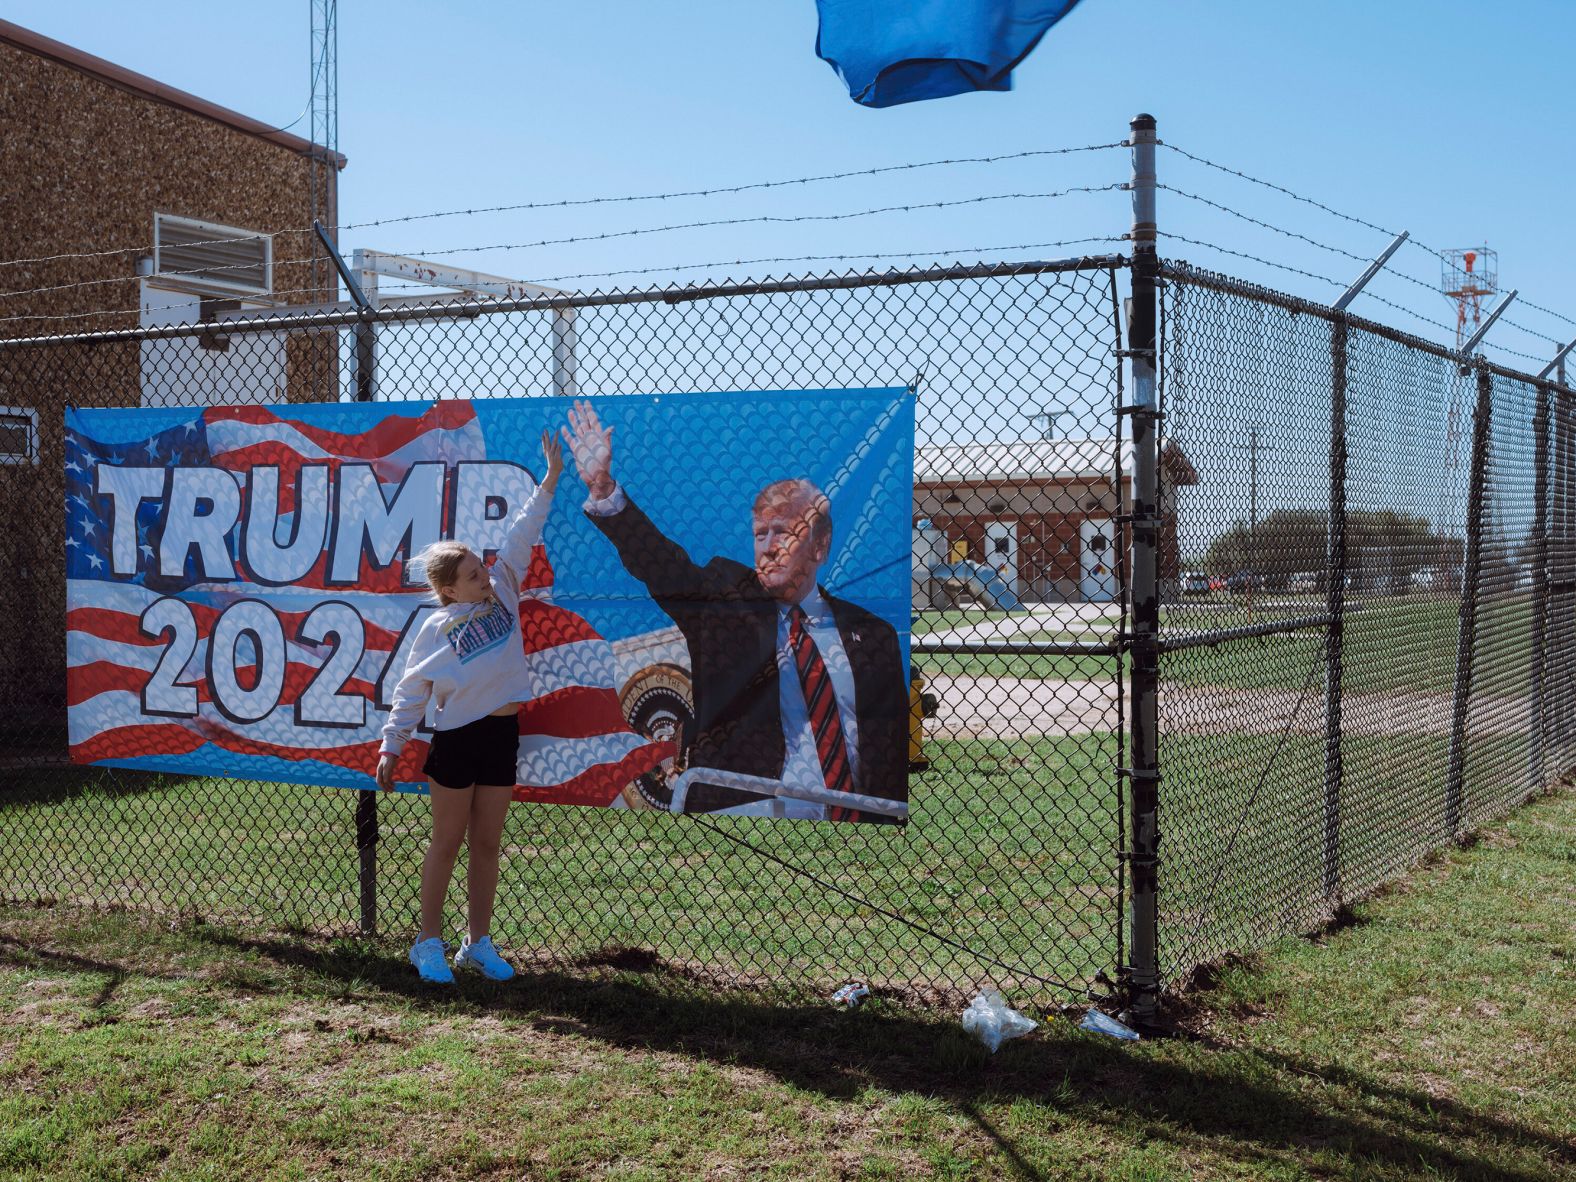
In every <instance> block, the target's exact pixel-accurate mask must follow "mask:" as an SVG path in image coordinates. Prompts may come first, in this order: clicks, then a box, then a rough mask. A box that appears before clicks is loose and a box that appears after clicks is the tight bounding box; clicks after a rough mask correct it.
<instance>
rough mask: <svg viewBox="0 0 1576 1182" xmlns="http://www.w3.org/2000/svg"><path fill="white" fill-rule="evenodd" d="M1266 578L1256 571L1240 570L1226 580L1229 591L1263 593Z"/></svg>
mask: <svg viewBox="0 0 1576 1182" xmlns="http://www.w3.org/2000/svg"><path fill="white" fill-rule="evenodd" d="M1263 588H1264V576H1263V575H1261V574H1260V573H1259V572H1258V571H1254V570H1239V571H1238V572H1237V573H1236V574H1234V575H1232V576H1231V577H1230V578H1228V579H1227V580H1226V590H1227V591H1261V590H1263Z"/></svg>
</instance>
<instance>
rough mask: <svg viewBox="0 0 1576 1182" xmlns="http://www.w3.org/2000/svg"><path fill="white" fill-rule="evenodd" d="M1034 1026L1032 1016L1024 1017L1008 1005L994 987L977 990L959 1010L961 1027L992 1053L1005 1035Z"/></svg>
mask: <svg viewBox="0 0 1576 1182" xmlns="http://www.w3.org/2000/svg"><path fill="white" fill-rule="evenodd" d="M1038 1025H1039V1023H1038V1022H1036V1021H1035V1020H1034V1019H1033V1018H1026V1017H1024V1016H1023V1015H1022V1014H1020V1013H1019V1012H1018V1011H1017V1010H1015V1009H1013V1008H1012V1007H1011V1006H1009V1005H1008V1004H1007V999H1006V998H1005V997H1003V996H1002V995H1001V994H1000V993H999V992H998V991H997V990H995V989H981V990H980V991H979V994H978V995H977V996H976V997H975V998H974V1000H973V1001H971V1002H969V1008H968V1009H966V1010H964V1011H963V1029H965V1030H967V1031H968V1032H969V1033H970V1034H972V1035H974V1037H975V1038H977V1039H979V1040H980V1042H982V1043H984V1044H985V1049H986V1050H988V1051H989V1052H990V1053H991V1054H993V1055H994V1054H995V1053H996V1048H998V1047H999V1046H1001V1044H1002V1043H1004V1042H1006V1041H1007V1040H1008V1039H1009V1038H1017V1037H1018V1036H1019V1035H1020V1034H1028V1033H1029V1031H1031V1030H1033V1029H1034V1028H1035V1027H1036V1026H1038Z"/></svg>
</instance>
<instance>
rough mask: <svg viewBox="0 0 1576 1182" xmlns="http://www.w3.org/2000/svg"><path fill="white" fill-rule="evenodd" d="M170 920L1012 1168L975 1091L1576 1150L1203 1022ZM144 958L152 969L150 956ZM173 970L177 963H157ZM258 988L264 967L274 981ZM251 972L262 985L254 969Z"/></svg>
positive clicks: (1183, 1120) (1206, 1120) (1110, 1109)
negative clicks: (922, 1116) (847, 1001)
mask: <svg viewBox="0 0 1576 1182" xmlns="http://www.w3.org/2000/svg"><path fill="white" fill-rule="evenodd" d="M184 935H186V936H188V937H191V938H193V939H195V940H197V941H199V942H202V943H206V944H208V945H209V946H211V947H213V948H214V949H215V951H222V952H229V953H239V954H241V955H242V956H244V957H247V958H249V959H250V963H251V966H254V967H251V968H248V965H247V963H246V962H245V961H243V962H242V963H241V964H239V965H236V966H234V967H235V968H236V971H237V973H239V974H240V975H239V976H237V974H236V973H232V972H230V971H228V968H227V967H226V966H224V965H221V966H218V968H219V971H218V972H217V973H216V974H214V975H213V976H211V977H210V978H209V979H210V980H211V981H213V982H214V983H216V984H217V985H219V986H220V987H226V986H227V985H229V984H232V983H233V984H234V985H235V986H236V987H238V988H246V989H247V990H249V991H252V990H255V989H256V988H257V987H258V986H259V985H263V981H261V980H257V981H252V980H251V978H253V977H258V976H261V975H266V974H259V972H258V970H257V968H256V967H255V966H256V963H257V960H261V961H263V962H265V965H266V964H269V963H271V964H273V965H274V966H277V967H278V968H279V969H283V970H287V971H288V972H289V973H290V974H291V977H292V980H291V981H290V984H289V989H290V991H291V992H295V993H299V994H301V995H303V996H311V995H312V994H314V993H316V994H319V995H321V996H325V997H333V998H335V999H339V1000H359V1001H362V1002H370V1003H376V1002H377V1001H378V1000H379V999H380V998H382V999H384V1000H389V1001H391V1000H394V999H400V1000H401V1001H402V1002H403V1003H405V1004H409V1005H411V1006H414V1007H415V1008H417V1009H423V1010H429V1011H432V1012H434V1013H442V1014H444V1015H450V1016H464V1015H467V1014H474V1015H476V1016H483V1015H485V1016H488V1017H492V1018H497V1017H499V1016H507V1017H509V1018H510V1019H512V1020H513V1021H515V1022H517V1023H518V1024H520V1025H521V1026H525V1027H529V1028H532V1029H537V1030H544V1031H553V1032H557V1033H573V1034H576V1035H579V1036H581V1037H584V1038H593V1039H597V1040H600V1041H601V1042H603V1043H604V1044H606V1045H608V1046H611V1047H617V1048H622V1049H626V1050H632V1051H659V1052H664V1053H670V1054H680V1055H686V1056H690V1057H692V1058H695V1059H701V1060H708V1061H711V1062H714V1063H718V1064H728V1065H737V1066H743V1067H748V1068H754V1069H756V1070H759V1071H762V1072H766V1073H768V1074H770V1075H772V1076H775V1077H776V1078H777V1079H779V1080H781V1081H783V1082H784V1083H787V1084H791V1085H792V1086H794V1087H797V1088H803V1089H808V1090H811V1091H814V1092H817V1093H819V1094H821V1095H823V1096H826V1097H829V1098H834V1099H839V1100H855V1099H857V1098H858V1097H860V1096H861V1095H862V1094H863V1093H864V1091H865V1090H866V1089H867V1088H872V1087H874V1088H879V1089H883V1090H886V1091H891V1092H916V1093H920V1094H924V1095H929V1096H933V1097H936V1098H938V1099H942V1100H944V1101H947V1102H948V1103H950V1104H951V1105H952V1106H953V1107H954V1108H955V1109H956V1110H957V1111H959V1112H961V1113H963V1114H965V1115H966V1116H968V1117H969V1118H970V1119H971V1120H973V1122H974V1123H975V1124H976V1126H977V1127H978V1128H979V1129H980V1131H981V1132H982V1133H983V1134H984V1135H986V1136H987V1137H989V1138H990V1139H991V1141H992V1142H993V1143H994V1144H995V1145H996V1146H997V1147H998V1149H999V1150H1000V1152H1001V1153H1002V1154H1003V1155H1004V1157H1006V1158H1007V1160H1008V1161H1009V1162H1010V1163H1011V1164H1012V1167H1013V1169H1014V1170H1015V1171H1016V1173H1017V1174H1018V1176H1020V1177H1022V1178H1029V1179H1038V1178H1042V1177H1044V1176H1045V1175H1044V1174H1043V1173H1042V1172H1041V1171H1040V1169H1039V1167H1037V1166H1036V1165H1034V1164H1033V1163H1032V1162H1031V1161H1030V1160H1029V1158H1028V1156H1027V1155H1026V1153H1027V1151H1026V1150H1025V1149H1024V1148H1022V1147H1020V1146H1019V1145H1018V1144H1016V1143H1015V1141H1014V1138H1013V1136H1012V1135H1011V1134H1010V1133H1009V1132H1007V1131H1004V1130H1003V1129H1002V1128H1001V1127H1000V1116H999V1115H997V1114H994V1113H991V1114H988V1112H987V1110H988V1109H989V1108H990V1107H991V1106H992V1105H997V1104H1002V1103H1010V1102H1012V1101H1015V1100H1024V1101H1028V1102H1033V1103H1037V1104H1041V1105H1044V1106H1046V1107H1047V1108H1048V1109H1051V1110H1054V1111H1055V1112H1056V1113H1057V1115H1058V1116H1059V1117H1060V1118H1061V1120H1062V1121H1063V1122H1081V1123H1084V1124H1087V1125H1094V1126H1107V1127H1109V1128H1110V1129H1111V1130H1112V1132H1113V1134H1115V1135H1117V1136H1121V1137H1125V1138H1130V1139H1137V1140H1139V1141H1140V1142H1141V1143H1154V1142H1161V1143H1172V1144H1174V1145H1176V1146H1177V1147H1178V1148H1183V1149H1195V1150H1197V1149H1207V1150H1208V1151H1209V1152H1215V1153H1219V1152H1223V1151H1225V1152H1230V1150H1223V1149H1222V1146H1225V1145H1231V1144H1235V1146H1236V1149H1235V1153H1236V1155H1237V1156H1238V1157H1239V1158H1240V1159H1241V1160H1242V1161H1244V1162H1245V1163H1248V1164H1250V1165H1253V1164H1261V1165H1264V1166H1268V1165H1270V1164H1271V1163H1272V1162H1274V1163H1281V1164H1284V1163H1285V1161H1286V1159H1287V1157H1288V1155H1292V1156H1297V1155H1307V1156H1318V1157H1320V1158H1321V1159H1322V1161H1321V1162H1319V1163H1311V1162H1305V1163H1304V1164H1321V1165H1324V1166H1328V1164H1329V1156H1330V1155H1337V1156H1339V1157H1341V1158H1344V1159H1346V1160H1348V1161H1351V1162H1355V1163H1361V1165H1362V1166H1364V1167H1377V1168H1380V1169H1387V1168H1388V1169H1394V1170H1396V1171H1398V1172H1402V1173H1407V1172H1421V1173H1430V1174H1441V1175H1446V1176H1470V1177H1474V1178H1483V1179H1490V1180H1492V1182H1536V1180H1539V1179H1541V1178H1543V1177H1546V1176H1547V1173H1546V1171H1542V1170H1539V1169H1534V1168H1520V1167H1517V1166H1515V1165H1509V1164H1505V1161H1504V1158H1505V1156H1506V1154H1505V1150H1507V1149H1509V1148H1510V1147H1512V1146H1516V1147H1520V1148H1521V1149H1523V1150H1526V1151H1530V1152H1531V1153H1533V1154H1536V1155H1537V1156H1538V1157H1539V1158H1540V1159H1541V1160H1542V1161H1543V1162H1550V1161H1553V1162H1560V1163H1569V1164H1571V1165H1573V1166H1576V1149H1573V1147H1572V1146H1571V1145H1570V1144H1568V1143H1566V1142H1564V1141H1561V1140H1559V1139H1558V1138H1555V1137H1552V1136H1550V1135H1547V1134H1545V1133H1543V1132H1540V1131H1538V1130H1536V1129H1531V1128H1528V1127H1526V1126H1523V1125H1519V1124H1517V1123H1515V1122H1513V1121H1508V1120H1504V1119H1501V1118H1498V1117H1495V1116H1492V1115H1489V1114H1485V1113H1481V1112H1477V1111H1474V1110H1473V1109H1472V1108H1470V1107H1467V1106H1465V1105H1463V1104H1460V1103H1457V1102H1455V1101H1453V1100H1450V1099H1441V1098H1438V1097H1435V1096H1431V1095H1428V1094H1426V1093H1424V1092H1420V1091H1415V1090H1412V1089H1409V1088H1404V1087H1398V1086H1396V1085H1394V1084H1392V1083H1389V1082H1386V1081H1383V1080H1381V1079H1379V1078H1376V1077H1375V1076H1373V1075H1370V1074H1368V1073H1365V1072H1361V1071H1356V1070H1353V1069H1352V1068H1350V1067H1348V1066H1344V1065H1340V1064H1332V1063H1328V1062H1319V1061H1316V1060H1312V1059H1308V1058H1304V1057H1301V1056H1298V1055H1295V1054H1285V1053H1279V1052H1276V1051H1272V1050H1265V1049H1261V1048H1249V1047H1230V1046H1225V1045H1221V1044H1218V1043H1212V1042H1209V1041H1207V1040H1198V1041H1191V1042H1183V1041H1171V1042H1168V1043H1165V1044H1152V1043H1143V1044H1125V1043H1118V1042H1115V1041H1112V1040H1108V1039H1103V1038H1099V1037H1096V1036H1090V1035H1086V1034H1084V1033H1082V1032H1081V1031H1079V1030H1077V1029H1076V1028H1075V1027H1074V1026H1073V1025H1072V1023H1070V1022H1068V1021H1066V1020H1064V1019H1061V1018H1059V1017H1051V1018H1049V1019H1047V1020H1046V1021H1045V1022H1044V1023H1043V1024H1042V1028H1041V1030H1040V1031H1039V1032H1037V1033H1036V1034H1035V1035H1033V1036H1031V1037H1030V1038H1027V1039H1024V1040H1021V1041H1018V1042H1013V1043H1009V1044H1007V1045H1006V1046H1005V1047H1004V1048H1003V1049H1002V1050H1001V1051H1000V1052H999V1053H998V1054H997V1055H996V1056H994V1057H992V1056H988V1055H987V1054H986V1053H985V1052H984V1050H983V1049H982V1048H981V1047H980V1046H979V1045H978V1044H977V1043H975V1042H974V1041H973V1040H972V1038H970V1037H969V1036H968V1035H966V1034H965V1033H964V1032H963V1030H962V1029H961V1027H960V1026H959V1025H958V1024H957V1023H956V1021H955V1020H953V1019H951V1018H948V1017H944V1016H942V1015H940V1014H936V1013H929V1014H927V1013H923V1012H918V1011H915V1010H912V1009H908V1008H904V1007H900V1006H893V1005H889V1004H887V1003H886V1002H884V1001H883V1000H882V999H880V998H877V999H876V1000H875V1001H873V1002H872V1003H871V1004H870V1005H868V1006H867V1007H866V1008H865V1009H863V1010H859V1011H853V1012H848V1011H841V1010H835V1009H832V1008H830V1007H829V1006H828V1005H827V1004H826V1003H825V1002H822V1001H815V1002H806V1001H805V1000H804V999H803V998H801V999H799V1000H798V1001H787V1002H785V1001H782V1000H779V999H776V998H771V999H768V998H765V997H763V996H761V995H754V994H748V993H743V992H740V991H729V992H718V991H714V990H713V991H707V990H703V989H701V988H699V987H698V986H697V985H696V983H695V981H694V980H693V979H692V978H689V977H686V976H685V975H684V974H682V973H675V972H672V971H670V970H669V969H668V968H666V967H665V966H664V965H663V964H662V962H661V961H660V959H659V958H657V957H656V956H655V955H654V954H653V955H650V956H646V957H635V956H627V955H618V956H612V957H603V958H601V959H600V960H599V959H598V958H596V957H591V958H587V959H588V962H591V963H599V964H600V965H601V966H603V968H604V969H605V970H607V971H610V972H611V973H612V974H613V975H611V976H605V977H604V978H603V979H600V980H595V979H593V980H588V979H587V978H586V977H585V976H584V975H575V971H574V966H569V967H568V968H567V969H541V970H532V971H528V972H526V973H522V975H521V976H520V977H518V978H516V979H515V980H514V981H512V982H509V983H507V984H504V985H497V984H493V983H491V982H487V981H484V980H481V979H480V978H476V977H472V976H468V975H467V976H462V977H461V979H460V982H459V983H458V985H456V986H455V987H452V988H441V989H435V988H434V987H430V986H425V985H423V984H421V983H420V982H419V981H418V980H417V979H416V977H415V975H414V973H413V972H412V970H411V969H410V967H409V965H408V964H406V963H405V960H404V957H403V955H392V954H389V953H388V952H387V951H385V950H384V948H382V947H379V946H376V945H368V944H364V943H360V942H355V941H344V942H338V943H331V942H327V941H323V940H320V939H317V940H314V939H310V938H303V939H292V938H289V937H273V938H269V937H261V938H259V937H250V936H245V935H240V934H237V933H235V932H231V931H227V930H224V929H219V928H212V927H209V926H207V925H203V924H197V925H193V926H191V927H189V928H187V929H185V930H184ZM0 961H5V962H10V963H12V964H19V965H38V964H40V963H46V962H58V963H60V964H62V965H65V966H69V967H71V968H75V969H79V970H86V971H92V972H99V973H104V974H106V975H107V978H108V981H109V982H110V983H111V984H109V985H108V986H107V989H106V995H107V992H108V990H109V989H113V985H114V984H117V983H118V981H119V975H120V974H124V973H126V972H128V971H135V970H128V969H127V967H126V966H123V965H118V964H115V963H113V962H109V961H103V962H100V961H93V960H89V959H86V958H83V957H79V956H72V955H69V954H63V953H58V952H55V951H53V950H50V949H45V948H40V947H36V946H33V945H31V944H29V943H27V942H24V941H18V940H15V939H12V938H9V937H0ZM153 975H159V974H153ZM169 976H170V977H171V978H177V977H183V976H187V974H174V973H171V974H169ZM272 984H273V986H274V989H275V990H277V989H278V988H279V987H280V983H279V982H277V981H275V982H273V983H272ZM265 988H266V986H265Z"/></svg>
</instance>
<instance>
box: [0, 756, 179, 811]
mask: <svg viewBox="0 0 1576 1182" xmlns="http://www.w3.org/2000/svg"><path fill="white" fill-rule="evenodd" d="M189 778H190V777H186V776H174V775H170V774H169V773H168V772H137V771H130V770H127V769H125V768H105V767H93V766H87V765H81V764H72V763H65V762H59V761H56V760H53V758H52V759H51V761H49V762H42V761H41V762H37V763H33V764H31V765H29V766H27V767H20V766H19V767H10V768H4V769H0V808H29V807H37V806H39V805H54V804H61V803H62V802H64V801H67V800H71V799H73V798H75V797H82V796H103V797H115V796H137V795H140V794H142V793H148V792H159V791H163V790H165V789H169V788H178V787H180V786H181V785H182V784H184V783H186V782H187V780H188V779H189Z"/></svg>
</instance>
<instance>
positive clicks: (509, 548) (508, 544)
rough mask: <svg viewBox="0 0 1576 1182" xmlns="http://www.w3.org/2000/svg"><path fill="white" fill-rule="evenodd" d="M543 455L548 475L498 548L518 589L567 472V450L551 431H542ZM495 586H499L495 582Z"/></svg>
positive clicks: (510, 524)
mask: <svg viewBox="0 0 1576 1182" xmlns="http://www.w3.org/2000/svg"><path fill="white" fill-rule="evenodd" d="M542 454H543V455H544V456H546V457H547V474H546V475H545V476H544V477H543V478H542V482H541V483H540V484H538V485H537V486H536V488H535V490H534V491H533V492H532V493H531V497H530V499H529V500H528V501H526V502H525V504H524V506H522V507H521V509H520V511H519V512H518V513H516V514H515V515H514V520H513V521H511V522H510V523H509V530H508V532H507V533H506V534H505V535H504V539H503V545H502V546H500V547H499V548H498V561H499V562H501V563H503V564H504V565H505V566H507V567H508V568H509V571H510V572H511V577H510V578H509V579H508V584H509V586H511V587H515V588H518V587H519V585H520V582H521V580H522V579H524V578H525V572H526V571H527V570H529V569H530V566H531V550H532V549H533V548H534V547H535V546H536V543H537V542H539V541H541V540H542V527H543V526H544V525H546V524H547V514H548V513H549V512H550V511H551V509H552V507H553V494H554V493H555V492H556V491H557V490H558V478H559V476H560V475H562V474H563V471H564V449H563V445H562V444H560V443H559V442H558V439H557V437H556V436H554V435H553V434H552V432H550V431H543V432H542ZM494 586H495V587H496V586H497V582H496V580H495V582H494Z"/></svg>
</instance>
